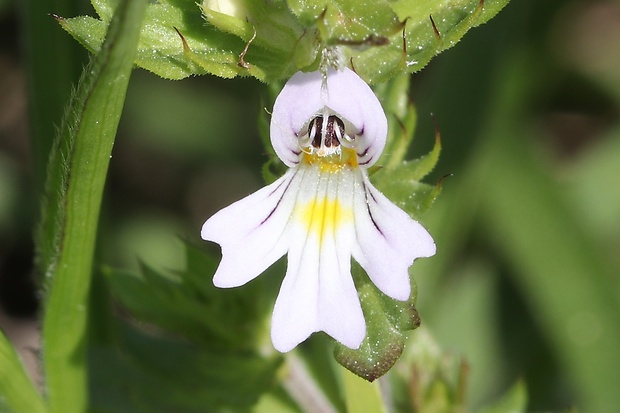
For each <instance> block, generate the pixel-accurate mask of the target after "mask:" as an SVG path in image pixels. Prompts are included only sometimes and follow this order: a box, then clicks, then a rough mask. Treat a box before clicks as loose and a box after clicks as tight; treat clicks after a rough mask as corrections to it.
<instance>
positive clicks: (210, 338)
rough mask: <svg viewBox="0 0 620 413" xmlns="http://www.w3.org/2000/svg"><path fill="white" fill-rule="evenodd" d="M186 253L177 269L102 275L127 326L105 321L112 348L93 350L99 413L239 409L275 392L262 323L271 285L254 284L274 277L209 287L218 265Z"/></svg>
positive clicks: (276, 357) (194, 251)
mask: <svg viewBox="0 0 620 413" xmlns="http://www.w3.org/2000/svg"><path fill="white" fill-rule="evenodd" d="M185 249H186V261H187V264H186V268H185V269H184V270H183V271H179V272H171V271H168V272H166V273H161V272H158V271H155V270H153V269H151V268H148V267H146V266H142V271H141V273H140V274H132V273H129V272H125V271H117V270H111V269H106V270H105V271H104V273H105V275H106V279H107V281H108V283H109V285H110V287H111V288H110V289H111V292H112V293H113V296H114V297H115V298H116V299H118V300H119V302H120V303H121V304H122V306H123V307H124V308H125V309H126V310H128V311H129V313H130V314H131V316H132V321H131V323H129V324H128V323H126V322H123V321H118V320H116V321H113V322H112V324H113V325H114V326H115V328H113V330H114V331H115V332H116V334H115V338H116V340H115V342H114V343H113V348H107V347H102V346H100V347H96V348H93V349H92V351H93V354H92V357H91V366H92V378H93V381H94V384H93V386H94V388H95V389H96V390H95V394H94V400H95V401H94V403H95V405H97V406H98V407H100V408H102V409H103V408H106V409H113V408H114V406H119V407H118V408H117V409H115V410H114V411H115V412H120V413H122V412H127V413H129V412H131V413H134V412H135V411H138V412H145V413H146V412H148V413H158V412H161V413H164V412H170V411H174V412H184V413H194V412H195V413H201V412H204V411H215V410H218V411H219V410H221V409H222V408H230V409H233V411H238V409H240V410H241V411H246V410H245V409H247V408H249V406H251V405H253V404H255V403H256V402H257V401H258V399H259V397H260V396H261V395H262V394H263V393H265V392H267V391H270V390H271V389H272V388H274V387H275V376H276V373H277V371H278V369H279V368H280V365H281V363H282V361H283V358H282V356H281V355H280V354H279V353H276V352H275V351H273V350H266V348H270V346H269V347H267V346H265V343H266V341H267V340H268V336H267V334H265V331H266V327H265V325H264V324H265V323H264V321H265V320H266V318H267V315H268V313H269V312H270V310H271V308H272V304H273V302H272V297H271V295H270V291H274V294H275V285H268V284H266V283H268V282H272V281H261V280H264V279H265V278H267V279H269V278H274V281H278V280H277V277H261V279H259V280H256V281H253V282H252V283H250V284H249V285H246V286H245V287H244V288H236V289H216V288H215V287H214V286H213V284H212V281H211V276H212V274H213V273H214V271H215V268H216V266H217V262H216V261H215V260H213V259H212V258H211V257H209V256H207V255H205V254H204V253H203V252H202V251H200V250H199V249H198V248H196V247H194V246H191V245H189V244H186V246H185ZM128 388H130V389H131V390H130V391H129V393H128V392H127V390H126V389H128ZM277 399H278V400H279V401H280V402H282V403H284V404H286V403H285V402H284V401H283V400H280V398H279V397H278V398H277Z"/></svg>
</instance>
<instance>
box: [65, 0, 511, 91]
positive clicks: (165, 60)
mask: <svg viewBox="0 0 620 413" xmlns="http://www.w3.org/2000/svg"><path fill="white" fill-rule="evenodd" d="M507 2H508V0H487V1H486V2H481V1H479V0H450V1H446V2H440V3H437V2H431V1H425V2H418V1H413V0H400V1H396V2H388V1H385V0H382V1H374V0H364V1H353V0H288V1H287V2H285V1H283V0H280V1H266V0H259V1H255V0H230V1H228V2H216V1H209V0H204V1H203V2H202V3H201V4H196V3H195V2H194V0H159V1H158V2H156V3H153V4H150V5H149V8H148V10H147V16H146V19H145V24H144V27H143V29H142V33H141V36H140V43H139V47H138V49H139V50H138V55H137V58H136V64H137V65H138V66H140V67H143V68H145V69H147V70H150V71H152V72H154V73H156V74H158V75H159V76H162V77H164V78H169V79H181V78H184V77H187V76H190V75H192V74H205V73H211V74H214V75H217V76H221V77H226V78H228V77H234V76H254V77H256V78H258V79H260V80H263V81H267V82H271V81H273V80H277V79H283V78H288V77H290V76H291V75H292V74H293V73H294V72H296V71H298V70H306V71H307V70H316V69H317V68H318V65H319V61H320V59H321V58H322V57H323V56H324V55H323V53H322V52H323V51H327V52H328V53H327V54H326V55H325V56H326V57H328V60H329V61H330V62H331V63H333V64H336V65H343V64H344V65H351V66H352V67H354V68H355V69H356V71H357V72H358V73H359V74H360V75H361V77H362V78H364V79H366V80H367V81H369V82H370V83H377V82H383V81H386V80H388V79H390V78H392V77H395V76H397V75H399V74H403V73H411V72H414V71H417V70H420V69H421V68H422V67H424V66H425V65H426V64H427V63H428V62H429V61H430V59H431V58H432V57H434V56H435V55H436V54H438V53H439V52H441V51H443V50H445V49H447V48H449V47H451V46H453V45H454V44H455V43H456V42H458V40H460V39H461V37H463V35H464V34H465V33H466V32H467V31H468V30H469V29H470V28H472V27H474V26H476V25H478V24H481V23H482V22H484V21H487V20H488V19H489V18H491V17H492V16H494V15H495V14H496V13H497V12H499V10H500V9H501V8H502V7H503V6H505V5H506V4H507ZM116 3H117V0H97V1H95V0H93V5H94V6H95V10H96V11H97V13H98V14H99V16H100V18H101V20H96V19H93V18H86V17H80V18H71V19H62V20H61V24H62V26H63V28H65V30H67V31H68V32H69V33H71V35H72V36H74V37H75V38H76V39H77V40H78V41H80V42H81V43H82V44H83V45H85V46H86V47H87V48H89V49H90V50H92V51H96V50H98V48H99V45H100V44H101V41H102V38H103V33H104V31H105V27H106V26H107V24H108V22H109V18H110V15H111V11H112V10H114V8H115V7H116ZM431 15H432V16H433V22H435V25H434V26H433V23H432V22H431V18H430V16H431ZM205 20H206V21H207V22H208V23H209V24H205Z"/></svg>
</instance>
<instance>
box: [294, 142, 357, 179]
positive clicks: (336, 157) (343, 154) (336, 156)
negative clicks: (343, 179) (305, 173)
mask: <svg viewBox="0 0 620 413" xmlns="http://www.w3.org/2000/svg"><path fill="white" fill-rule="evenodd" d="M302 160H303V162H305V163H307V164H309V165H318V166H319V167H320V168H321V172H329V173H335V172H340V171H341V170H342V169H343V168H345V167H349V168H355V167H357V166H358V163H357V153H356V152H355V150H353V149H351V148H341V149H340V150H339V151H337V152H335V153H331V154H329V155H322V154H319V153H318V152H314V151H311V152H304V155H303V158H302Z"/></svg>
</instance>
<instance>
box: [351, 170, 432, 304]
mask: <svg viewBox="0 0 620 413" xmlns="http://www.w3.org/2000/svg"><path fill="white" fill-rule="evenodd" d="M360 184H361V187H362V188H363V191H358V192H357V193H356V199H355V208H354V211H355V229H356V232H357V245H358V248H353V258H355V260H356V261H357V262H358V263H359V264H360V265H361V266H362V268H364V270H365V271H366V273H367V274H368V276H369V277H370V279H371V281H372V282H373V283H374V284H375V285H376V286H377V288H379V290H381V291H382V292H383V293H384V294H386V295H388V296H390V297H392V298H394V299H397V300H401V301H404V300H407V299H408V298H409V294H410V293H411V285H410V281H409V272H408V268H409V266H410V265H411V264H412V263H413V261H414V260H415V259H416V258H420V257H430V256H432V255H434V254H435V242H434V241H433V238H432V237H431V236H430V234H429V233H428V231H426V229H424V227H422V225H420V224H419V223H418V222H417V221H414V220H413V219H411V218H410V217H409V215H407V213H405V212H404V211H403V210H401V209H400V208H398V207H397V206H396V205H394V204H393V203H392V202H391V201H390V200H389V199H387V198H386V197H385V196H384V195H383V194H382V193H381V192H379V191H378V190H377V189H376V188H375V187H374V186H373V185H372V184H371V183H370V181H369V180H368V177H367V176H366V174H365V173H364V174H363V176H362V180H361V182H360Z"/></svg>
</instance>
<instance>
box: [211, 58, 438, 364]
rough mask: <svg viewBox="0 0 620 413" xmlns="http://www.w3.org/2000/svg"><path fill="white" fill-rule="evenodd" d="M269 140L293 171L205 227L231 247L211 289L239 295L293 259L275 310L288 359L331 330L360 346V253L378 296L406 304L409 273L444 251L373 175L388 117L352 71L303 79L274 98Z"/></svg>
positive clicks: (279, 343)
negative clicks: (236, 290)
mask: <svg viewBox="0 0 620 413" xmlns="http://www.w3.org/2000/svg"><path fill="white" fill-rule="evenodd" d="M270 133H271V143H272V145H273V147H274V149H275V151H276V154H277V155H278V157H279V158H280V159H281V160H282V162H284V163H285V164H286V165H287V166H288V167H289V168H290V169H289V170H288V171H287V172H286V173H285V174H284V176H282V177H281V178H280V179H278V180H277V181H275V182H274V183H272V184H270V185H268V186H266V187H264V188H262V189H260V190H259V191H257V192H255V193H253V194H252V195H249V196H248V197H246V198H244V199H242V200H240V201H237V202H235V203H234V204H232V205H230V206H228V207H227V208H224V209H222V210H221V211H219V212H218V213H216V214H215V215H213V216H212V217H211V218H209V219H208V220H207V222H205V224H204V226H203V227H202V238H203V239H205V240H208V241H213V242H216V243H218V244H220V246H221V247H222V262H221V263H220V265H219V267H218V269H217V271H216V273H215V275H214V277H213V283H214V284H215V286H217V287H222V288H228V287H238V286H240V285H243V284H245V283H247V282H248V281H250V280H252V279H254V278H255V277H257V276H258V275H260V274H261V273H262V272H263V271H265V270H266V269H267V268H268V267H269V266H271V265H272V264H273V263H274V262H275V261H276V260H278V259H279V258H280V257H282V256H283V255H284V254H288V266H287V271H286V276H285V277H284V281H283V283H282V287H281V289H280V292H279V294H278V298H277V300H276V303H275V307H274V310H273V318H272V328H271V338H272V341H273V345H274V347H275V348H276V349H277V350H279V351H281V352H287V351H289V350H291V349H293V348H294V347H295V346H297V345H298V344H299V343H301V342H302V341H304V340H305V339H306V338H308V337H309V336H310V334H312V333H314V332H317V331H324V332H326V333H327V334H329V335H330V336H332V337H333V338H334V339H336V340H338V341H339V342H341V343H342V344H344V345H345V346H347V347H350V348H358V347H359V346H360V344H361V343H362V340H363V339H364V337H365V335H366V324H365V321H364V315H363V313H362V308H361V305H360V301H359V298H358V295H357V291H356V289H355V286H354V284H353V279H352V276H351V257H353V258H354V259H355V260H356V261H357V262H358V263H359V264H360V265H361V266H362V268H363V269H364V270H365V271H366V273H367V274H368V276H369V277H370V279H371V280H372V282H373V283H374V284H375V285H376V286H377V287H378V288H379V290H381V291H382V292H383V293H384V294H386V295H388V296H389V297H391V298H394V299H396V300H403V301H404V300H407V299H408V298H409V295H410V292H411V287H410V282H409V273H408V268H409V266H410V265H411V264H412V263H413V261H414V260H415V259H416V258H419V257H430V256H432V255H434V254H435V243H434V242H433V239H432V238H431V236H430V234H429V233H428V232H427V231H426V230H425V229H424V228H423V227H422V226H421V225H420V224H419V223H418V222H416V221H414V220H413V219H411V218H410V217H409V216H408V215H407V214H406V213H405V212H404V211H402V210H401V209H400V208H398V207H397V206H396V205H394V204H393V203H392V202H390V201H389V200H388V199H387V198H386V197H385V196H384V195H383V194H381V192H379V191H378V190H377V189H375V187H374V186H373V185H372V184H371V183H370V181H369V179H368V174H367V172H366V170H367V168H368V167H370V166H371V165H373V164H374V163H375V162H376V161H377V159H378V158H379V156H380V155H381V152H382V151H383V148H384V146H385V140H386V136H387V120H386V117H385V113H384V112H383V109H382V108H381V104H380V103H379V100H378V99H377V97H376V96H375V95H374V93H373V92H372V90H371V89H370V87H369V86H368V85H367V84H366V83H365V82H364V81H363V80H362V79H361V78H360V77H359V76H357V74H355V73H354V72H353V71H351V70H349V69H346V68H345V69H344V70H341V71H339V70H335V69H330V70H329V71H328V72H327V73H326V74H323V73H321V72H312V73H301V72H298V73H296V74H295V75H294V76H293V77H292V78H291V79H290V80H289V81H288V82H287V83H286V85H285V86H284V88H283V89H282V92H280V94H279V95H278V97H277V99H276V101H275V104H274V107H273V114H272V118H271V132H270Z"/></svg>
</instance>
